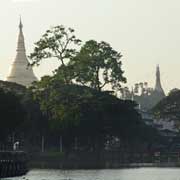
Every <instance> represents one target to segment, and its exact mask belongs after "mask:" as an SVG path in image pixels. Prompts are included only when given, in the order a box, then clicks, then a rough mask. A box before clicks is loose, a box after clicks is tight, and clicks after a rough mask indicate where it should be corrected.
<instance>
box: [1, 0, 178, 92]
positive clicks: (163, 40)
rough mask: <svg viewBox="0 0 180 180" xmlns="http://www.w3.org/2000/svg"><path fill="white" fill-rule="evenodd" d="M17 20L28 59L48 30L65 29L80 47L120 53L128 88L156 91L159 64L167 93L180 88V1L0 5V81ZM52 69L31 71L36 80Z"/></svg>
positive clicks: (37, 0) (15, 0) (52, 0)
mask: <svg viewBox="0 0 180 180" xmlns="http://www.w3.org/2000/svg"><path fill="white" fill-rule="evenodd" d="M20 14H21V16H22V20H23V24H24V34H25V40H26V49H27V54H28V53H30V52H32V49H33V43H34V42H35V41H37V40H39V38H40V37H41V35H42V34H43V33H44V32H45V31H46V30H47V29H48V28H49V27H51V26H54V25H59V24H63V25H65V26H70V27H73V28H74V29H75V30H76V35H77V37H78V38H80V39H82V40H83V41H86V40H89V39H95V40H98V41H101V40H104V41H107V42H109V43H110V44H111V45H112V47H113V48H114V49H116V50H117V51H120V52H121V53H122V54H123V59H122V61H123V69H124V70H125V76H126V77H127V78H128V84H127V85H128V86H132V85H133V84H134V83H136V82H140V81H142V82H144V81H148V82H149V84H150V86H154V83H155V82H154V81H155V67H156V65H157V64H160V68H161V75H162V84H163V87H164V89H165V90H166V92H168V91H169V90H170V89H172V88H174V87H177V88H180V71H179V69H180V19H179V18H180V1H179V0H171V1H170V0H0V22H1V28H0V79H5V78H6V76H7V75H8V73H9V69H10V65H11V64H12V62H13V60H14V57H15V54H16V42H17V35H18V23H19V15H20ZM55 67H57V62H51V61H49V62H48V64H47V63H43V64H42V65H41V66H40V67H38V68H35V70H34V71H35V73H36V75H37V76H38V77H40V76H42V75H45V74H49V73H50V72H51V71H52V70H53V69H54V68H55Z"/></svg>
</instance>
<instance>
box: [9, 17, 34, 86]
mask: <svg viewBox="0 0 180 180" xmlns="http://www.w3.org/2000/svg"><path fill="white" fill-rule="evenodd" d="M22 29H23V25H22V22H21V20H20V24H19V37H18V44H17V54H16V58H15V60H14V62H13V64H12V67H11V72H10V75H9V76H8V77H7V81H9V82H15V83H17V84H21V85H23V86H26V87H28V86H30V85H31V83H32V82H34V81H37V78H36V77H35V75H34V73H33V70H32V67H31V66H28V64H29V62H28V59H27V56H26V49H25V43H24V35H23V31H22Z"/></svg>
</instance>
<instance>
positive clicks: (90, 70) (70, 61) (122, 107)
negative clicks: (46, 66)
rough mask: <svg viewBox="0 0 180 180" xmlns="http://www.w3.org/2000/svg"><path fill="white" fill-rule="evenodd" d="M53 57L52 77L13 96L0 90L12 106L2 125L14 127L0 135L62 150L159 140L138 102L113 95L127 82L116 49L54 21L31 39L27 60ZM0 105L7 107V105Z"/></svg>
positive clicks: (142, 145)
mask: <svg viewBox="0 0 180 180" xmlns="http://www.w3.org/2000/svg"><path fill="white" fill-rule="evenodd" d="M54 58H56V59H58V60H59V62H60V65H59V67H58V68H57V69H56V70H55V72H54V74H53V76H45V77H43V78H42V79H41V80H40V81H39V82H34V83H33V84H32V86H31V87H30V88H28V89H27V90H26V91H25V92H24V93H21V94H19V95H18V97H16V96H15V95H12V97H11V96H10V94H9V92H3V91H2V94H0V99H1V98H2V99H3V98H4V99H6V96H8V97H10V99H11V101H12V102H11V101H8V103H9V104H12V105H13V106H16V108H15V109H14V112H13V113H12V112H11V113H10V114H11V116H10V117H9V116H5V118H1V124H3V123H4V124H6V122H8V124H9V126H10V127H11V125H12V127H13V128H10V129H9V128H8V126H4V128H3V129H4V136H2V137H9V136H10V134H16V138H17V139H21V140H22V144H24V147H25V148H26V149H28V150H31V151H40V150H43V151H44V149H45V147H46V148H48V149H49V150H50V149H51V150H53V148H54V150H56V151H57V150H60V151H66V152H68V151H71V150H79V151H80V150H81V151H83V150H84V151H95V150H96V151H97V150H98V151H100V150H104V149H107V150H108V149H113V148H114V149H120V148H121V149H124V150H126V151H140V150H142V149H144V150H145V149H146V150H147V149H150V148H151V147H152V145H153V144H154V143H156V142H157V141H158V140H159V139H158V138H159V136H158V133H157V132H156V130H154V129H152V128H151V127H148V126H146V125H145V124H144V122H143V120H142V118H141V116H140V114H139V113H138V111H137V104H136V103H135V102H133V101H125V100H121V99H119V98H118V97H117V96H118V94H119V93H120V92H121V83H125V82H126V78H125V77H124V75H123V73H124V71H123V70H122V62H121V58H122V55H121V53H119V52H117V51H115V50H114V49H113V48H112V47H111V46H110V45H109V44H108V43H106V42H103V41H102V42H96V41H95V40H90V41H87V42H85V43H84V44H83V45H82V41H81V40H79V39H77V38H76V36H75V35H74V30H73V29H71V28H68V29H66V28H65V27H63V26H56V27H54V28H52V29H50V30H48V31H47V32H46V33H45V34H44V35H43V36H42V37H41V39H40V40H39V41H38V42H37V43H35V48H34V52H33V53H32V54H31V55H30V60H31V64H30V65H32V66H34V65H40V63H41V61H43V60H45V59H49V60H53V59H54ZM13 98H14V99H13ZM4 101H5V100H4ZM16 101H17V104H16ZM2 105H3V107H4V106H5V103H3V104H2ZM12 109H13V107H12ZM0 110H1V111H2V113H4V114H8V113H9V112H10V111H9V108H8V107H6V106H5V107H4V109H3V108H1V109H0ZM17 115H18V116H17ZM14 119H15V120H16V121H15V120H14ZM9 122H11V123H9ZM12 122H13V123H12ZM8 129H9V130H10V131H9V130H8ZM2 132H3V131H2Z"/></svg>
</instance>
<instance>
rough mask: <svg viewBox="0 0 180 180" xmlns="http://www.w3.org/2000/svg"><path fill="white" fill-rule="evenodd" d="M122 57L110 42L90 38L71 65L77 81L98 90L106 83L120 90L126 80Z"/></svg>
mask: <svg viewBox="0 0 180 180" xmlns="http://www.w3.org/2000/svg"><path fill="white" fill-rule="evenodd" d="M121 57H122V55H121V54H120V53H118V52H117V51H115V50H114V49H113V48H112V47H111V46H110V45H109V44H108V43H106V42H103V41H102V42H100V43H98V42H96V41H94V40H90V41H87V42H86V43H85V44H84V45H83V46H82V47H81V50H80V52H79V53H78V54H77V55H76V56H75V57H74V58H72V59H71V61H70V63H69V65H70V66H72V67H73V70H74V73H75V75H74V79H75V81H76V82H78V83H80V84H81V85H86V86H89V87H91V88H94V89H96V90H98V91H101V90H102V89H103V88H104V87H105V86H106V85H109V87H111V88H112V89H113V90H120V88H121V84H120V83H122V82H123V83H125V82H126V78H125V77H124V76H123V70H122V69H121V66H122V62H121Z"/></svg>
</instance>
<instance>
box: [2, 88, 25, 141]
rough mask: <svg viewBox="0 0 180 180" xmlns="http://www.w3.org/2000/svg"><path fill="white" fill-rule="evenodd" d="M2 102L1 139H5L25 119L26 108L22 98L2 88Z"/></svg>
mask: <svg viewBox="0 0 180 180" xmlns="http://www.w3.org/2000/svg"><path fill="white" fill-rule="evenodd" d="M0 102H1V103H0V114H1V118H0V124H1V125H0V139H1V140H5V139H6V138H7V136H9V135H10V134H12V132H14V131H16V128H18V126H19V125H20V124H21V123H22V122H23V121H24V120H25V110H24V108H23V106H22V104H21V103H20V98H18V97H17V96H15V95H14V94H13V93H12V92H5V91H4V90H3V89H0Z"/></svg>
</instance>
